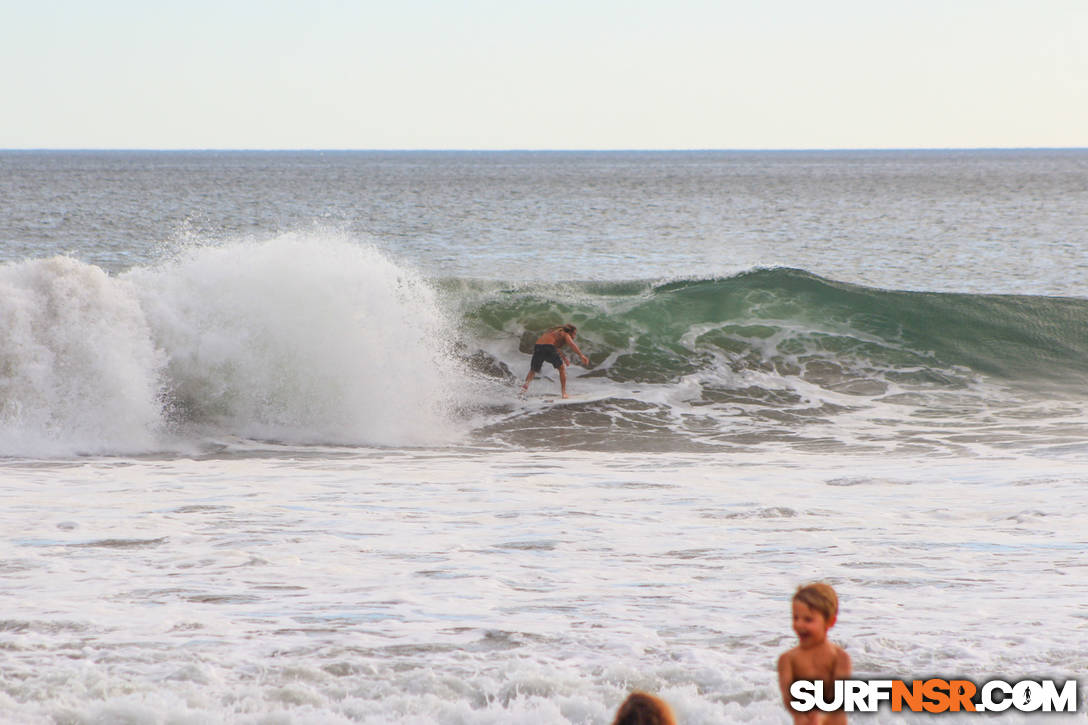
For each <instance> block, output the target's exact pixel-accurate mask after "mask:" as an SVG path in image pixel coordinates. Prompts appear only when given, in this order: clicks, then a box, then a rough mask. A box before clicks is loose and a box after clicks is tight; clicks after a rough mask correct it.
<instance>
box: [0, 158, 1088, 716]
mask: <svg viewBox="0 0 1088 725" xmlns="http://www.w3.org/2000/svg"><path fill="white" fill-rule="evenodd" d="M0 192H2V193H3V194H4V195H5V198H6V199H10V200H11V201H10V203H8V204H6V205H5V211H4V212H3V213H2V215H0V216H2V219H0V341H2V343H0V499H2V501H3V505H2V506H0V576H2V577H3V581H4V587H3V588H2V590H0V597H2V600H0V601H2V604H3V607H2V613H0V662H2V666H0V722H5V723H7V722H10V723H88V724H89V723H132V724H134V725H136V724H138V725H144V724H148V725H150V724H158V723H163V724H165V723H246V724H249V723H252V724H262V725H264V724H272V723H276V724H280V723H292V724H293V723H305V724H308V723H411V724H419V725H429V724H432V723H465V724H468V723H474V724H475V723H522V724H529V723H532V724H538V723H547V724H550V723H556V724H557V725H560V724H566V723H571V724H598V723H599V724H605V723H608V722H611V716H612V713H613V712H614V711H615V708H616V706H617V705H618V704H619V702H620V701H621V700H622V699H623V697H624V696H625V695H626V693H627V692H629V691H630V690H631V689H636V688H637V689H645V690H648V691H651V692H655V693H657V694H660V695H661V696H663V697H664V698H665V699H667V700H668V701H669V702H670V704H671V705H672V706H673V708H674V710H675V711H676V713H677V715H678V717H679V719H680V722H683V723H725V722H752V723H774V722H785V721H786V720H787V718H786V716H785V710H784V708H783V707H782V704H781V701H780V697H779V695H778V692H777V681H776V676H775V670H774V663H775V659H776V658H777V655H778V654H779V653H781V652H782V651H784V650H786V649H788V648H789V647H791V646H793V644H794V642H795V637H794V636H793V634H792V631H791V629H790V621H789V599H790V596H791V594H792V591H793V590H794V589H795V588H796V586H797V585H799V584H801V583H804V582H807V581H812V580H826V581H828V582H830V583H832V584H833V585H834V586H835V587H836V589H837V590H838V592H839V595H840V598H841V601H842V611H841V613H840V620H839V623H838V624H837V625H836V626H835V627H834V628H833V630H832V632H831V634H832V638H833V639H834V640H835V641H836V642H839V643H840V644H842V645H843V646H844V647H846V649H847V650H848V651H849V653H850V654H851V657H852V659H853V662H854V668H855V673H856V674H857V675H858V676H860V677H889V678H895V679H905V680H910V679H921V678H925V677H930V676H945V677H957V678H966V679H971V680H973V681H975V682H982V681H985V680H987V679H991V678H1000V679H1005V680H1011V681H1015V680H1018V679H1040V678H1057V679H1068V678H1076V677H1079V676H1080V673H1082V672H1084V671H1085V668H1086V665H1088V661H1086V659H1085V657H1086V656H1085V654H1084V653H1085V652H1086V651H1088V647H1086V646H1085V645H1086V644H1088V616H1086V613H1085V609H1084V604H1083V602H1084V601H1085V598H1086V594H1088V571H1086V568H1085V563H1084V555H1083V554H1084V550H1085V548H1086V546H1088V540H1086V538H1085V534H1084V533H1083V532H1084V531H1088V520H1086V517H1088V514H1086V513H1085V512H1086V511H1088V506H1086V504H1088V487H1086V482H1088V445H1086V441H1088V407H1086V403H1088V396H1086V395H1085V394H1084V392H1083V391H1084V389H1085V382H1088V381H1086V374H1088V365H1086V364H1085V363H1084V360H1085V359H1086V353H1088V349H1086V348H1088V264H1086V263H1085V262H1084V261H1083V250H1084V248H1085V244H1086V243H1088V239H1085V237H1084V234H1085V232H1084V230H1085V229H1086V228H1088V224H1086V222H1088V155H1086V153H1085V152H1083V151H1076V150H1073V151H1037V152H1031V151H1020V152H996V151H995V152H986V151H974V152H958V151H948V152H916V153H911V152H826V153H815V152H813V153H750V154H730V153H709V152H705V153H703V152H700V153H694V152H693V153H567V154H562V153H557V154H528V153H514V152H509V153H493V154H459V153H449V154H441V153H406V154H383V153H375V154H363V153H358V154H353V153H319V152H312V153H304V152H298V153H257V152H252V153H250V152H247V153H241V152H238V153H213V152H200V153H170V152H159V153H155V152H146V153H143V152H14V153H13V152H4V153H0ZM565 321H570V322H573V323H575V324H577V325H578V328H579V335H578V342H579V345H580V346H581V347H582V349H583V351H584V352H586V354H587V356H588V357H589V359H590V365H589V366H588V367H586V368H582V367H580V366H574V367H572V368H571V373H570V375H571V380H570V383H569V385H570V388H571V390H572V392H573V393H575V394H577V395H581V396H583V397H582V398H581V399H580V400H579V399H578V398H577V397H576V399H574V400H572V401H570V402H566V403H562V404H560V403H558V402H557V401H556V398H555V397H554V393H556V392H558V380H557V378H556V376H555V374H554V373H552V372H550V369H549V368H548V367H547V366H546V367H545V374H544V376H543V377H542V378H538V379H537V381H535V382H534V383H533V387H532V389H531V391H530V395H529V396H528V397H523V396H521V395H520V394H519V391H518V388H519V386H520V382H521V380H522V379H523V378H524V375H525V372H526V371H527V366H528V359H529V353H530V352H531V349H532V343H533V341H534V340H535V337H536V335H538V334H539V332H540V331H542V330H543V329H545V328H546V327H548V326H550V325H553V324H558V323H560V322H565ZM1079 695H1080V701H1081V703H1082V706H1081V709H1080V710H1081V711H1080V712H1079V713H1078V714H1077V715H1068V716H1063V715H1051V716H1047V717H1048V719H1050V720H1053V721H1054V722H1067V721H1068V722H1073V721H1077V722H1079V721H1081V720H1082V719H1083V717H1084V707H1083V703H1084V702H1085V696H1086V693H1085V690H1084V685H1083V683H1082V684H1081V685H1080V692H1079ZM942 717H944V719H946V720H948V721H949V722H958V721H970V720H971V716H968V715H959V716H942ZM988 717H996V719H997V720H999V721H1001V722H1022V721H1026V720H1028V719H1029V717H1030V718H1031V719H1036V718H1037V717H1038V716H1028V715H1024V714H1017V713H1015V712H1007V713H1005V714H1003V715H997V716H988ZM853 719H855V720H859V721H867V722H869V721H871V722H893V721H894V722H902V721H908V722H910V721H915V720H917V721H921V720H922V719H923V718H922V717H921V716H916V717H911V716H904V715H901V714H899V713H891V712H887V711H884V712H880V713H877V714H875V715H871V716H864V715H856V716H854V717H853Z"/></svg>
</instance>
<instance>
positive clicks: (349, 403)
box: [125, 234, 457, 445]
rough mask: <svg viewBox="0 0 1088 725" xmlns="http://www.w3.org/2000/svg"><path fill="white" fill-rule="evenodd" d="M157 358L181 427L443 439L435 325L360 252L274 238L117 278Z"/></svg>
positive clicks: (283, 436) (262, 434) (327, 439)
mask: <svg viewBox="0 0 1088 725" xmlns="http://www.w3.org/2000/svg"><path fill="white" fill-rule="evenodd" d="M125 277H126V279H128V280H129V281H130V282H131V283H132V284H133V285H134V286H135V287H136V288H137V289H138V294H139V296H140V299H141V301H142V304H143V307H144V309H145V311H146V313H147V316H148V319H149V320H150V323H151V328H152V332H153V335H154V339H155V343H156V345H157V347H159V348H160V349H162V350H163V351H164V353H165V355H166V357H167V359H168V361H169V362H168V364H167V366H166V373H167V375H166V377H167V380H168V390H167V395H168V398H169V401H168V409H167V411H166V412H167V414H168V415H169V416H170V418H171V419H172V420H174V421H175V422H177V423H179V424H181V425H182V426H197V427H203V428H205V429H207V430H210V431H222V432H226V433H231V434H236V435H242V436H246V437H256V438H266V439H272V440H279V441H285V442H292V443H344V444H379V445H419V444H432V443H437V442H443V441H447V440H449V439H450V438H451V437H452V436H453V435H454V431H453V429H452V428H451V426H450V425H449V422H448V418H447V415H446V411H447V409H448V407H449V406H450V405H451V403H452V398H451V396H452V394H453V393H455V392H456V390H457V385H456V382H457V381H456V371H455V370H454V369H453V368H452V366H451V363H450V361H449V358H448V356H447V354H446V352H447V338H448V336H449V334H450V333H449V329H450V327H449V324H448V322H447V320H446V319H445V318H444V316H443V314H442V312H441V309H440V308H439V306H438V304H437V303H436V300H435V295H434V293H433V291H432V290H431V289H430V287H429V286H428V285H427V284H426V283H425V281H424V280H423V279H421V278H420V277H419V276H418V275H417V274H415V273H414V272H412V271H411V270H407V269H404V268H402V267H399V266H397V265H396V264H395V263H393V262H392V261H390V260H389V259H387V258H386V257H384V256H383V255H382V254H380V253H379V252H378V251H376V250H375V249H373V248H370V247H367V246H362V245H359V244H355V243H352V242H350V241H348V240H346V239H340V238H336V237H334V236H315V235H313V234H310V235H302V234H285V235H281V236H279V237H276V238H274V239H271V240H267V241H241V242H236V243H232V244H227V245H222V246H209V247H197V248H190V249H187V250H185V251H183V252H182V253H181V254H180V255H179V256H178V257H177V258H175V259H172V260H170V261H168V262H165V263H162V264H160V265H159V266H157V267H154V268H150V269H136V270H133V271H132V272H130V273H128V274H127V275H125Z"/></svg>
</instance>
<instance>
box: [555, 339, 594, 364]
mask: <svg viewBox="0 0 1088 725" xmlns="http://www.w3.org/2000/svg"><path fill="white" fill-rule="evenodd" d="M563 336H564V337H565V338H567V344H568V345H570V349H571V350H574V352H576V353H577V354H578V357H580V358H582V364H583V365H585V366H586V367H589V358H587V357H586V356H585V355H583V354H582V351H581V350H579V349H578V344H577V343H576V342H574V338H572V337H571V336H570V335H568V334H566V333H563ZM560 354H562V353H560ZM563 359H564V360H567V358H566V356H565V355H564V356H563ZM567 362H568V363H569V362H570V361H569V360H568V361H567Z"/></svg>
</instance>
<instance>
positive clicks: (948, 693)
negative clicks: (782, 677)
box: [790, 678, 1077, 713]
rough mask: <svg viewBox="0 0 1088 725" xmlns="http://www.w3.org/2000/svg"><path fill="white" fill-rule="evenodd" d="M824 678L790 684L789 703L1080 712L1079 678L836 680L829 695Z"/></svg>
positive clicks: (859, 708) (858, 708)
mask: <svg viewBox="0 0 1088 725" xmlns="http://www.w3.org/2000/svg"><path fill="white" fill-rule="evenodd" d="M824 689H825V688H824V683H823V681H821V680H797V681H796V682H794V683H793V684H792V685H790V697H792V698H793V700H792V701H791V702H790V705H791V706H792V707H793V709H794V710H796V711H797V712H809V711H811V710H812V709H813V708H816V709H819V710H822V711H824V712H835V711H837V710H843V711H844V712H876V711H877V710H878V709H879V708H880V707H881V706H882V705H884V704H888V705H890V706H891V709H892V712H902V711H903V710H908V711H911V712H929V713H941V712H1004V711H1005V710H1008V709H1010V708H1012V709H1014V710H1018V711H1020V712H1076V711H1077V681H1076V680H1066V681H1065V682H1063V683H1061V684H1060V685H1059V683H1058V682H1057V681H1056V680H1020V681H1019V682H1012V683H1010V682H1005V681H1004V680H990V681H989V682H984V683H982V684H981V685H976V684H975V683H974V682H971V681H970V680H944V679H939V678H930V679H928V680H911V681H910V682H907V681H904V680H836V681H835V686H834V689H833V691H832V692H831V693H830V697H828V693H825V692H824Z"/></svg>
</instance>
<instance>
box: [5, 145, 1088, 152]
mask: <svg viewBox="0 0 1088 725" xmlns="http://www.w3.org/2000/svg"><path fill="white" fill-rule="evenodd" d="M109 151H113V152H148V153H167V152H197V153H199V152H228V153H229V152H241V153H820V152H836V151H842V152H859V151H864V152H878V151H1088V146H868V147H866V146H858V147H847V146H841V147H840V146H834V147H831V146H829V147H815V146H814V147H807V148H806V147H785V146H783V147H766V148H754V147H753V148H694V147H692V148H516V147H511V148H336V147H328V148H318V147H311V148H303V147H298V148H286V147H284V148H268V147H265V148H261V147H252V148H245V147H227V146H222V147H219V146H207V147H190V146H177V147H168V146H163V147H151V146H147V147H139V146H133V147H108V146H86V147H78V146H70V147H69V146H39V147H3V148H0V152H4V153H6V152H62V153H63V152H109Z"/></svg>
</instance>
